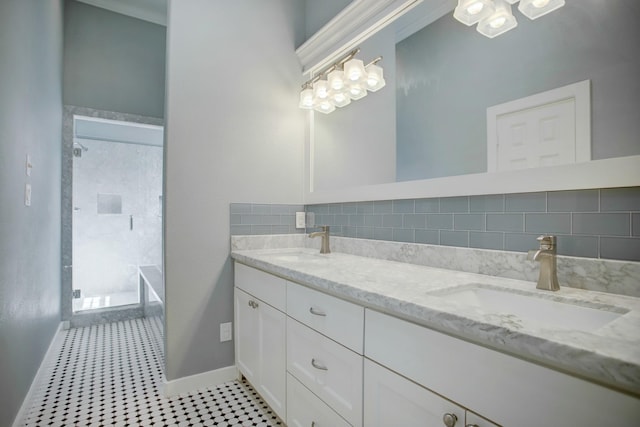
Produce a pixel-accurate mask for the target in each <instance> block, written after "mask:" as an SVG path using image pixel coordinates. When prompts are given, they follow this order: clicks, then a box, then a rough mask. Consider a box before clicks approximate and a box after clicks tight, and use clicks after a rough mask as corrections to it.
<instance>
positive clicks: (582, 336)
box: [231, 236, 640, 395]
mask: <svg viewBox="0 0 640 427" xmlns="http://www.w3.org/2000/svg"><path fill="white" fill-rule="evenodd" d="M260 237H261V240H259V241H254V242H249V240H250V239H248V238H247V236H243V238H242V240H235V241H233V242H232V252H231V255H232V257H233V258H234V259H235V260H236V261H238V262H241V263H244V264H247V265H250V266H253V267H256V268H259V269H261V270H264V271H267V272H270V273H272V274H276V275H278V276H281V277H283V278H285V279H287V280H291V281H293V282H297V283H301V284H303V285H306V286H309V287H311V288H315V289H318V290H321V291H323V292H326V293H329V294H332V295H335V296H338V297H340V298H343V299H345V300H348V301H352V302H355V303H358V304H360V305H363V306H364V307H366V308H370V309H374V310H377V311H381V312H384V313H388V314H392V315H394V316H397V317H399V318H403V319H406V320H410V321H413V322H416V323H418V324H421V325H423V326H427V327H429V328H432V329H435V330H439V331H442V332H445V333H448V334H451V335H454V336H457V337H459V338H462V339H466V340H469V341H472V342H475V343H477V344H480V345H483V346H486V347H489V348H492V349H495V350H498V351H502V352H505V353H508V354H511V355H514V356H517V357H522V358H524V359H527V360H530V361H533V362H536V363H541V364H543V365H546V366H549V367H552V368H555V369H559V370H561V371H565V372H570V373H573V374H576V375H579V376H580V377H583V378H586V379H589V380H592V381H595V382H598V383H601V384H606V385H609V386H613V387H616V388H619V389H624V390H627V391H629V392H631V393H633V394H636V395H640V299H639V298H636V297H631V296H625V295H618V294H613V293H604V292H598V291H586V290H584V289H576V288H572V287H569V286H563V287H562V288H561V290H560V291H558V292H555V293H549V292H547V291H540V290H536V289H535V282H534V281H533V280H522V279H513V278H508V277H497V276H492V275H488V274H477V273H469V272H465V271H459V270H455V269H445V268H435V267H430V266H425V265H419V264H418V263H416V260H418V259H420V257H424V256H425V255H424V252H423V251H421V249H423V248H415V246H424V245H415V244H413V246H412V245H403V244H396V243H393V245H399V246H398V247H397V248H395V249H397V250H398V252H399V253H400V254H401V255H398V254H397V253H394V251H393V250H392V248H391V247H390V246H386V247H385V248H383V250H382V251H377V252H376V251H375V250H374V249H373V245H363V246H361V247H359V248H357V251H358V252H359V254H358V255H353V254H349V253H344V252H341V251H340V250H341V249H342V248H343V247H345V246H348V245H352V247H351V248H350V249H351V250H353V251H355V250H356V249H354V248H353V246H355V245H357V243H359V242H340V241H339V240H342V239H335V241H333V242H332V243H333V244H334V246H333V248H332V250H333V252H332V253H331V254H328V255H320V254H319V253H318V252H317V249H316V248H307V247H304V246H305V245H307V244H308V241H309V240H310V239H306V240H305V239H304V236H299V237H298V238H297V239H298V240H295V239H294V240H289V238H288V237H277V236H271V237H270V238H267V237H265V236H260ZM268 240H269V244H272V245H274V246H275V247H276V249H269V248H268V247H267V246H268V245H267V241H268ZM345 240H346V239H345ZM350 240H358V239H350ZM298 242H299V245H298V246H295V244H296V243H298ZM279 244H281V245H283V246H280V247H279V248H277V247H278V246H277V245H279ZM314 244H315V243H314ZM254 245H255V246H259V248H255V247H253V246H254ZM274 246H272V247H274ZM440 249H442V247H438V250H440ZM456 250H458V249H456ZM421 252H422V253H421ZM463 252H464V254H465V255H468V254H467V253H466V251H463ZM493 252H495V251H493ZM381 253H383V255H382V256H381ZM385 254H386V255H385ZM373 255H377V256H378V257H380V258H384V257H385V256H386V257H387V258H396V260H393V259H392V260H389V259H380V258H378V257H374V256H373ZM518 255H522V254H518ZM469 258H470V261H469V264H472V265H475V266H476V267H474V268H479V267H477V266H478V265H481V264H482V260H479V259H477V258H475V259H474V257H473V255H469ZM400 260H402V261H400ZM411 261H413V263H412V262H411ZM504 262H505V263H507V265H512V266H513V268H514V269H515V268H516V267H517V263H516V261H515V259H514V258H513V257H507V258H505V259H504ZM523 262H524V261H523ZM509 263H510V264H509ZM559 264H560V261H559ZM448 265H449V266H450V267H455V266H456V265H457V264H456V263H455V262H454V263H449V264H448ZM506 270H509V267H507V268H506V269H503V271H506ZM620 270H624V269H620ZM615 274H617V273H611V275H612V276H611V277H615ZM602 280H604V279H602ZM630 280H631V279H630ZM634 280H635V279H634ZM471 284H481V286H490V287H497V288H501V289H503V290H505V291H507V292H511V293H520V294H528V295H531V296H533V297H537V298H543V299H549V300H555V301H560V302H565V303H571V304H574V305H580V306H585V307H596V308H601V309H604V310H611V311H616V312H618V313H620V316H619V317H618V318H617V319H615V320H613V321H612V322H610V323H607V324H606V325H604V326H602V327H599V328H596V329H594V330H587V331H585V330H577V329H571V328H565V327H563V325H562V324H558V325H553V324H552V325H549V324H548V323H547V324H545V323H544V322H540V323H538V322H535V321H533V322H526V321H522V319H519V318H518V316H517V315H516V316H514V315H513V314H510V313H508V310H506V311H505V312H487V311H483V310H482V309H481V308H479V307H475V306H472V305H465V304H463V303H461V302H459V301H452V300H449V299H447V298H442V297H441V295H439V294H442V292H444V291H447V290H449V289H451V288H454V287H459V286H468V285H471ZM636 285H637V283H636ZM605 288H607V287H606V286H605Z"/></svg>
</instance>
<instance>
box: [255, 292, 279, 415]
mask: <svg viewBox="0 0 640 427" xmlns="http://www.w3.org/2000/svg"><path fill="white" fill-rule="evenodd" d="M257 303H258V307H257V308H256V311H257V313H258V328H257V330H256V332H257V334H258V338H257V342H258V355H259V356H258V357H259V363H260V368H259V378H260V379H259V381H258V384H256V385H255V386H256V388H257V391H258V393H260V395H261V396H262V397H263V398H264V400H265V401H266V402H267V403H268V404H269V406H270V407H271V409H273V410H274V412H275V413H276V414H277V415H278V416H279V417H280V418H281V419H283V420H284V419H286V403H285V402H286V397H287V385H286V383H287V377H286V373H287V360H286V357H287V350H286V315H285V314H284V313H283V312H281V311H278V310H276V309H275V308H273V307H271V306H270V305H269V304H267V303H264V302H262V301H260V300H257Z"/></svg>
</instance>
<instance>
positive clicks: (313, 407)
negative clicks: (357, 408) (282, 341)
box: [287, 374, 350, 427]
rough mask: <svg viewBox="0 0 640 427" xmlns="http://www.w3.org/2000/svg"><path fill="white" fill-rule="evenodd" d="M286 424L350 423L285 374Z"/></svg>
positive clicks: (336, 426)
mask: <svg viewBox="0 0 640 427" xmlns="http://www.w3.org/2000/svg"><path fill="white" fill-rule="evenodd" d="M287 426H289V427H310V426H314V427H349V426H350V424H349V423H347V422H346V421H345V420H344V419H342V417H340V415H338V414H337V413H336V412H335V411H334V410H333V409H331V408H330V407H329V406H327V404H326V403H324V402H323V401H322V400H320V398H319V397H318V396H316V395H315V394H313V393H311V391H309V389H307V388H306V387H305V386H303V385H302V384H301V383H300V381H298V380H297V379H295V378H294V377H293V375H291V374H287Z"/></svg>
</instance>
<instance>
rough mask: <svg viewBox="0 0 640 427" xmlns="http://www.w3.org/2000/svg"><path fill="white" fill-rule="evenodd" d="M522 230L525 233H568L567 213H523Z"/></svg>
mask: <svg viewBox="0 0 640 427" xmlns="http://www.w3.org/2000/svg"><path fill="white" fill-rule="evenodd" d="M524 231H525V232H527V233H543V234H545V233H546V234H570V233H571V214H569V213H528V214H525V215H524Z"/></svg>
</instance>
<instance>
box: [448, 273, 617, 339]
mask: <svg viewBox="0 0 640 427" xmlns="http://www.w3.org/2000/svg"><path fill="white" fill-rule="evenodd" d="M436 296H438V297H442V298H446V299H447V300H448V301H455V302H457V303H459V304H461V305H466V306H472V307H475V308H477V309H480V310H482V311H483V312H484V313H487V314H497V315H502V316H504V315H506V316H509V317H508V321H509V322H512V323H513V322H516V324H518V323H520V324H522V325H527V326H533V327H539V328H553V329H570V330H579V331H585V332H590V331H594V330H596V329H598V328H601V327H602V326H604V325H606V324H608V323H610V322H612V321H614V320H616V319H617V318H619V317H620V316H622V315H624V314H625V313H627V312H628V310H625V309H623V308H620V307H615V306H609V305H604V304H589V303H585V304H584V305H580V303H579V302H576V301H573V300H570V299H567V298H563V297H561V296H555V295H553V294H552V293H549V295H543V294H539V293H533V292H531V293H529V292H519V291H516V290H510V289H506V288H498V287H494V286H489V285H482V284H472V285H467V286H462V287H458V288H454V289H450V290H446V291H442V292H439V293H438V294H437V295H436Z"/></svg>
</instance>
